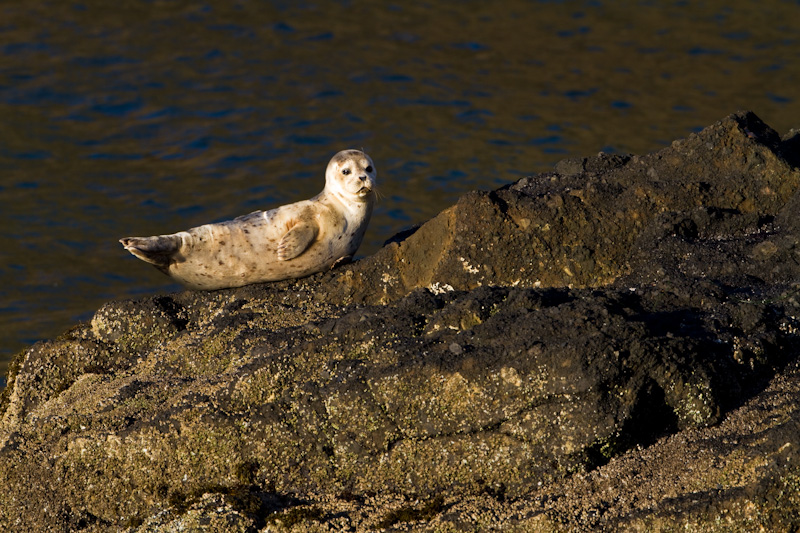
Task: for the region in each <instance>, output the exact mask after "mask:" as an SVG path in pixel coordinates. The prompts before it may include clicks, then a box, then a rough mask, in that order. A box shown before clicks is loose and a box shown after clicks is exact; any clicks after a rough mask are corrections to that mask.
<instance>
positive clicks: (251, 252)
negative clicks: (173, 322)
mask: <svg viewBox="0 0 800 533" xmlns="http://www.w3.org/2000/svg"><path fill="white" fill-rule="evenodd" d="M376 175H377V174H376V171H375V165H374V164H373V162H372V159H370V157H369V156H368V155H367V154H365V153H364V152H362V151H360V150H343V151H341V152H339V153H338V154H336V155H335V156H333V158H332V159H331V161H330V163H328V168H327V169H326V171H325V188H324V189H323V191H322V192H321V193H319V194H318V195H316V196H315V197H313V198H311V199H310V200H303V201H301V202H296V203H293V204H289V205H284V206H281V207H278V208H275V209H272V210H270V211H254V212H253V213H250V214H249V215H244V216H241V217H238V218H235V219H233V220H229V221H226V222H220V223H217V224H206V225H204V226H199V227H196V228H191V229H189V230H187V231H180V232H178V233H173V234H171V235H158V236H155V237H126V238H124V239H120V241H119V242H121V243H122V245H123V246H124V247H125V249H126V250H128V251H129V252H130V253H132V254H133V255H135V256H136V257H138V258H139V259H141V260H142V261H146V262H148V263H150V264H152V265H154V266H155V267H156V268H158V269H159V270H161V271H162V272H164V273H165V274H167V275H168V276H170V277H172V278H174V279H175V280H177V281H179V282H180V283H182V284H184V285H186V286H187V287H189V288H192V289H206V290H208V289H222V288H226V287H240V286H242V285H249V284H251V283H259V282H263V281H278V280H282V279H289V278H300V277H303V276H308V275H310V274H314V273H316V272H321V271H323V270H327V269H329V268H331V267H332V266H333V265H334V264H335V263H337V262H340V261H347V260H349V259H350V258H351V257H352V256H353V254H355V253H356V250H358V247H359V245H360V244H361V240H362V239H363V238H364V233H365V232H366V230H367V224H368V223H369V219H370V217H371V216H372V208H373V205H374V204H375V184H376Z"/></svg>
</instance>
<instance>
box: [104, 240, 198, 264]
mask: <svg viewBox="0 0 800 533" xmlns="http://www.w3.org/2000/svg"><path fill="white" fill-rule="evenodd" d="M119 242H121V243H122V246H124V247H125V249H126V250H128V251H129V252H130V253H132V254H133V255H135V256H136V257H138V258H139V259H141V260H142V261H145V262H147V263H150V264H151V265H155V266H156V267H157V268H159V269H162V270H165V269H167V268H168V267H169V265H170V263H174V262H175V260H176V259H177V257H176V256H178V255H179V253H178V252H179V250H180V249H181V246H183V240H182V239H181V237H180V235H159V236H157V237H125V238H124V239H120V240H119Z"/></svg>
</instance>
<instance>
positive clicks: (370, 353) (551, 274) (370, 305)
mask: <svg viewBox="0 0 800 533" xmlns="http://www.w3.org/2000/svg"><path fill="white" fill-rule="evenodd" d="M796 137H797V136H792V135H790V136H787V137H785V138H784V139H781V138H780V137H779V136H778V135H777V134H776V133H775V132H774V131H772V130H771V129H770V128H769V127H768V126H766V125H765V124H763V122H761V121H760V120H759V119H758V118H757V117H755V115H753V114H752V113H738V114H735V115H732V116H730V117H728V118H726V119H724V120H722V121H720V122H719V123H717V124H714V125H712V126H710V127H709V128H706V129H705V130H703V131H702V132H700V133H698V134H694V135H692V136H690V137H689V138H688V139H685V140H682V141H676V142H675V143H673V145H672V146H670V147H668V148H665V149H664V150H661V151H660V152H657V153H654V154H650V155H646V156H623V155H617V154H599V155H597V156H596V157H592V158H585V159H581V160H569V161H565V162H562V163H559V164H558V165H556V168H555V171H554V172H552V173H547V174H542V175H539V176H534V177H530V178H525V179H523V180H520V181H518V182H516V183H513V184H509V185H507V186H505V187H502V188H500V189H498V190H496V191H492V192H474V193H470V194H467V195H465V196H464V197H462V198H461V199H459V201H458V203H457V204H456V205H454V206H452V207H450V208H448V209H446V210H445V211H443V212H442V213H440V214H439V215H438V216H437V217H435V218H433V219H432V220H430V221H428V222H426V223H425V224H422V225H421V226H419V227H418V228H416V229H414V230H411V231H408V232H406V233H405V234H401V235H399V236H396V237H395V238H394V239H392V240H390V241H389V242H388V243H387V245H386V246H385V247H384V248H383V249H381V250H380V251H379V252H378V253H376V254H375V255H373V256H371V257H368V258H366V259H363V260H361V261H358V262H356V263H353V264H351V265H347V266H344V267H341V268H339V269H336V270H334V271H331V272H328V273H324V274H318V275H315V276H312V277H310V278H306V279H303V280H297V281H287V282H280V283H274V284H266V285H259V286H250V287H242V288H238V289H230V290H222V291H213V292H183V293H176V294H170V295H161V296H156V297H152V298H145V299H141V300H132V301H122V302H110V303H108V304H106V305H104V306H103V307H102V308H101V309H100V310H99V311H98V312H97V313H96V314H95V316H94V318H93V319H92V321H91V324H84V325H79V326H77V327H76V328H74V329H73V330H71V331H70V332H68V333H67V334H65V335H64V336H63V337H62V338H59V339H56V340H54V341H48V342H45V343H39V344H37V345H35V346H33V347H31V348H30V349H28V350H26V351H24V352H23V353H21V354H20V355H19V356H18V358H17V359H16V360H15V361H14V363H13V364H12V366H11V371H10V375H9V379H8V382H9V386H8V388H7V389H6V391H5V392H4V394H3V403H2V407H1V408H0V409H2V421H0V483H2V484H3V486H4V487H5V491H4V492H3V493H2V494H0V529H19V530H37V531H48V530H65V529H73V530H78V529H80V530H84V531H105V530H108V529H126V528H127V530H128V531H142V532H143V531H164V532H166V531H177V530H181V529H182V528H183V529H185V528H190V529H192V528H194V529H197V530H219V531H223V530H230V531H288V530H292V531H321V530H326V531H329V530H337V531H340V530H351V531H369V530H373V529H376V528H378V529H380V528H393V527H398V528H405V527H412V525H413V527H415V528H417V529H419V530H447V531H455V530H462V529H464V528H466V529H468V530H475V529H477V530H484V529H490V528H495V529H502V530H504V531H513V530H518V531H552V530H575V531H578V530H588V529H595V530H609V531H615V530H618V529H634V530H637V529H638V530H642V531H650V530H663V529H669V528H672V527H683V526H686V527H690V528H691V527H697V528H705V529H708V530H714V528H715V527H721V526H717V525H716V524H720V523H722V522H721V521H727V522H725V524H726V525H725V527H730V528H733V529H736V528H739V529H753V528H756V529H757V528H758V526H763V527H765V528H767V529H769V528H774V527H778V528H780V527H783V526H786V525H787V524H790V523H791V520H792V518H791V517H792V516H794V515H793V514H792V513H796V512H797V511H798V510H800V501H798V498H795V497H794V496H793V494H796V493H797V490H796V488H797V486H798V479H800V475H798V471H799V470H798V459H797V457H798V454H797V453H794V452H793V451H792V450H793V449H794V446H795V445H796V443H797V442H798V438H797V437H798V434H797V431H798V423H799V422H800V413H798V405H799V404H798V400H797V398H798V395H797V389H798V388H800V379H798V376H800V370H799V369H798V360H797V353H798V341H799V340H800V339H798V331H800V319H799V318H798V317H800V309H799V308H800V302H798V285H797V282H796V281H795V280H797V279H798V276H799V275H800V271H798V269H800V254H799V253H798V250H797V243H798V234H799V233H798V231H800V228H798V226H797V224H796V222H795V217H794V216H793V215H794V213H795V212H796V209H795V206H796V205H797V202H798V201H800V200H798V199H797V198H798V191H800V171H798V170H797V168H796V165H797V162H798V160H799V159H800V158H798V155H797V143H796Z"/></svg>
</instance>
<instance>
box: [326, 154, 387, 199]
mask: <svg viewBox="0 0 800 533" xmlns="http://www.w3.org/2000/svg"><path fill="white" fill-rule="evenodd" d="M376 176H377V173H376V171H375V164H374V163H373V162H372V159H370V157H369V156H368V155H367V154H365V153H364V152H362V151H361V150H342V151H341V152H339V153H338V154H336V155H335V156H333V158H331V162H330V163H328V168H327V170H326V171H325V191H327V192H331V193H334V194H336V195H337V196H341V197H343V198H345V199H348V200H360V201H367V200H371V199H372V198H373V197H374V190H375V183H376V182H375V179H376Z"/></svg>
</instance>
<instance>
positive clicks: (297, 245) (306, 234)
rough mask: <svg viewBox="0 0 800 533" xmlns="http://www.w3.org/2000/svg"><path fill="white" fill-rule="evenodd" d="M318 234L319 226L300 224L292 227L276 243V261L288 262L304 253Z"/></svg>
mask: <svg viewBox="0 0 800 533" xmlns="http://www.w3.org/2000/svg"><path fill="white" fill-rule="evenodd" d="M318 233H319V226H317V225H312V224H308V223H306V222H300V223H297V224H295V225H294V226H292V227H291V228H290V229H289V231H287V232H286V234H284V236H283V237H281V242H279V243H278V260H279V261H288V260H290V259H294V258H295V257H297V256H298V255H300V254H302V253H303V252H305V251H306V250H307V249H308V247H309V246H310V245H311V243H312V242H314V239H316V238H317V234H318Z"/></svg>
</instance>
